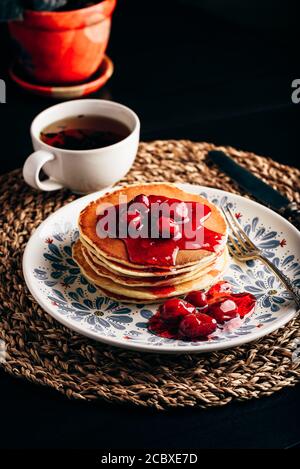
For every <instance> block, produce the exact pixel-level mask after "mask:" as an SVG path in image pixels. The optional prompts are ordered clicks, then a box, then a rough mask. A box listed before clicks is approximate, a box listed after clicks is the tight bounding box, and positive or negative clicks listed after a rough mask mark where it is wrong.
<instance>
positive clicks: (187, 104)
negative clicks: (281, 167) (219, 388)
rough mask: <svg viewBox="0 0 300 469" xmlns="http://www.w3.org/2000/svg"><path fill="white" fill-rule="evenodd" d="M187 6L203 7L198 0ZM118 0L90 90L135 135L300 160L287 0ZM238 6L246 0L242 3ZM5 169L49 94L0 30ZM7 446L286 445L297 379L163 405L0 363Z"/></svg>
mask: <svg viewBox="0 0 300 469" xmlns="http://www.w3.org/2000/svg"><path fill="white" fill-rule="evenodd" d="M193 3H194V4H197V3H198V4H201V6H200V7H196V6H194V5H193ZM225 3H226V2H222V1H221V0H219V1H218V0H211V1H210V2H209V1H205V0H202V1H201V0H199V1H197V0H194V2H193V1H192V0H191V2H189V1H184V0H182V1H179V0H178V1H177V2H176V1H168V0H165V1H157V2H149V1H135V0H129V1H125V0H123V1H122V0H120V1H119V5H118V8H117V10H116V12H115V15H114V20H113V29H112V35H111V41H110V45H109V49H108V54H109V55H110V56H111V58H112V59H113V61H114V63H115V74H114V76H113V78H112V79H111V81H110V82H109V83H108V85H107V86H106V87H105V88H104V89H103V90H101V91H100V92H98V93H97V94H96V96H97V97H104V98H109V99H114V100H116V101H120V102H123V103H124V104H127V105H129V106H130V107H132V108H134V109H135V110H136V112H137V113H138V114H139V116H140V118H141V121H142V135H141V137H142V139H144V140H150V139H156V138H190V139H194V140H199V141H200V140H205V141H210V142H214V143H217V144H228V145H232V146H235V147H238V148H241V149H244V150H249V151H254V152H256V153H258V154H262V155H267V156H270V157H272V158H274V159H275V160H277V161H280V162H283V163H287V164H291V165H295V166H299V143H298V133H299V132H298V126H299V109H300V104H299V105H295V104H293V103H292V101H291V92H292V88H291V83H292V80H293V79H295V78H300V70H299V68H300V62H299V54H296V53H295V49H294V48H293V45H295V44H297V43H296V40H297V24H296V14H295V10H293V2H279V1H278V2H277V1H271V0H265V1H258V0H257V1H256V0H253V1H251V2H250V1H249V2H246V1H244V2H238V0H230V1H229V0H228V2H227V3H226V8H225V9H224V8H223V7H222V4H225ZM239 4H242V5H239ZM0 44H1V65H0V78H4V79H5V80H6V82H7V104H3V105H0V132H1V133H0V138H1V160H0V161H1V173H4V172H6V171H9V170H11V169H14V168H17V167H20V166H21V165H22V164H23V162H24V160H25V158H26V156H27V155H28V154H29V152H30V151H31V144H30V138H29V132H28V130H29V126H30V122H31V120H32V118H33V117H34V116H35V115H36V114H37V113H38V112H39V111H40V110H42V109H44V108H46V107H47V106H49V105H51V104H53V101H50V100H46V99H43V98H37V97H33V96H30V95H27V94H25V93H24V92H23V91H22V90H19V89H18V88H17V87H16V86H15V85H14V84H12V83H11V82H10V81H9V79H8V78H7V67H8V65H9V63H10V61H11V50H10V46H9V41H8V38H7V31H6V27H5V26H3V25H2V27H0ZM0 379H1V381H0V398H1V404H2V405H1V429H0V447H2V448H8V447H10V448H16V447H17V448H28V447H34V448H39V447H44V448H46V447H47V448H53V447H60V448H71V447H72V448H118V447H122V448H132V447H138V448H151V447H157V448H165V447H170V448H183V447H186V448H187V447H191V448H228V447H229V448H231V447H234V448H239V447H242V448H246V447H250V448H264V447H268V448H271V447H272V448H287V447H297V445H300V428H299V418H300V406H299V388H297V387H296V388H293V389H285V390H284V391H281V392H279V393H277V394H276V395H274V396H272V397H268V398H264V399H260V400H258V401H251V402H248V403H235V404H230V405H228V406H226V407H224V408H216V409H210V410H207V411H203V410H201V409H181V410H173V411H167V412H157V411H153V410H151V411H150V410H145V409H135V408H129V407H125V406H117V405H108V404H103V403H83V402H77V401H68V400H67V399H66V398H64V397H62V396H60V395H59V394H57V393H55V392H54V391H51V390H49V389H45V388H40V387H37V386H34V385H31V384H29V383H27V382H25V381H23V380H17V379H16V378H12V377H9V376H8V375H6V374H5V373H3V371H1V372H0Z"/></svg>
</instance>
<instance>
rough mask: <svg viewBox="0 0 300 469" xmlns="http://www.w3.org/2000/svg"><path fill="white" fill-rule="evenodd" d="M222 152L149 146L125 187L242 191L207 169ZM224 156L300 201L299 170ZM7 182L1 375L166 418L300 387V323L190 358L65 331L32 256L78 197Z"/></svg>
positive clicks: (0, 248)
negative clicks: (36, 290) (36, 285)
mask: <svg viewBox="0 0 300 469" xmlns="http://www.w3.org/2000/svg"><path fill="white" fill-rule="evenodd" d="M214 148H216V147H215V146H214V145H211V144H208V143H194V142H190V141H186V140H180V141H173V140H170V141H154V142H150V143H141V145H140V148H139V153H138V156H137V159H136V162H135V164H134V166H133V168H132V170H131V171H130V173H129V174H128V175H127V177H126V179H124V181H122V182H124V183H125V182H126V183H128V182H129V183H132V182H150V181H170V182H189V183H197V184H203V185H207V186H213V187H216V188H219V189H225V190H226V189H227V190H229V191H233V192H239V189H238V187H237V186H236V185H235V184H234V183H233V182H232V181H231V180H230V178H229V177H227V176H225V175H224V174H222V173H221V172H220V170H219V169H217V168H216V167H213V166H212V165H211V164H210V163H208V162H206V161H205V157H206V153H207V151H208V150H211V149H214ZM222 149H224V150H225V151H227V152H228V153H229V154H230V155H231V156H232V157H234V158H235V159H236V161H237V162H238V163H240V164H242V165H243V166H245V167H247V168H249V169H250V170H251V171H252V172H253V173H254V174H256V175H257V176H259V177H262V178H263V179H264V180H265V181H266V182H268V183H270V184H271V185H273V187H274V188H276V189H278V190H280V191H281V192H282V193H283V194H285V195H287V196H288V197H289V198H290V199H291V200H296V201H297V202H300V195H299V193H297V192H296V190H297V187H299V178H300V171H299V170H297V169H295V168H290V167H288V166H284V165H281V164H279V163H276V162H274V161H272V160H271V159H268V158H263V157H260V156H257V155H255V154H253V153H248V152H242V151H237V150H235V149H233V148H229V147H226V148H223V147H222ZM0 181H1V182H0V184H1V185H0V187H1V189H0V191H1V193H0V201H1V212H2V213H1V218H0V227H1V230H0V260H1V261H0V276H1V282H0V313H1V315H0V339H2V340H3V341H4V342H5V344H6V347H7V357H6V361H5V362H4V363H2V365H1V366H2V367H3V368H4V369H5V370H6V371H7V372H8V373H10V374H12V375H14V376H19V377H24V378H26V379H28V380H29V381H31V382H34V383H38V384H43V385H47V386H50V387H52V388H54V389H56V390H57V391H60V392H61V393H64V394H65V395H67V396H68V397H69V398H77V399H84V400H92V399H104V400H106V401H109V402H118V403H131V404H135V405H137V406H151V407H155V408H158V409H165V408H168V407H184V406H199V407H209V406H221V405H225V404H227V403H229V402H231V401H232V400H234V399H237V400H248V399H251V398H259V397H261V396H268V395H271V394H272V393H274V392H276V391H279V390H281V389H282V388H284V387H287V386H293V385H295V384H296V383H297V382H298V381H299V377H300V363H299V360H298V363H297V361H296V362H295V361H294V362H293V361H292V353H293V350H294V342H295V339H296V338H297V337H300V332H299V331H300V328H299V326H300V319H295V320H293V321H292V322H290V323H289V324H288V325H287V326H286V327H285V328H284V329H281V330H279V331H278V332H275V333H272V334H270V335H269V336H267V337H264V338H262V339H260V340H258V341H256V342H254V343H250V344H247V345H245V346H242V347H238V348H235V349H232V350H227V351H223V352H218V353H211V354H207V355H181V356H179V355H177V356H167V355H154V354H145V353H138V352H130V351H126V350H122V349H118V348H113V347H109V346H107V345H102V344H100V343H98V342H94V341H92V340H90V339H88V338H85V337H82V336H80V335H77V334H76V333H75V332H72V331H71V330H69V329H67V328H65V327H64V326H62V325H61V324H59V323H58V322H56V321H55V320H54V319H52V317H51V316H49V315H48V314H46V313H45V312H44V311H43V310H42V309H41V308H40V307H39V306H38V305H37V303H36V302H35V301H34V300H33V298H32V297H31V296H30V294H29V292H28V290H27V287H26V286H25V283H24V279H23V275H22V268H21V262H22V254H23V251H24V248H25V245H26V242H27V240H28V238H29V236H30V234H31V233H32V231H33V230H34V229H35V228H36V227H37V226H38V225H39V224H40V223H41V222H42V221H43V220H45V218H46V217H47V216H48V215H50V213H52V212H54V211H55V210H57V209H58V208H59V207H61V206H62V205H64V204H67V203H68V202H70V201H72V200H74V199H75V197H76V196H75V195H73V194H71V193H70V192H68V191H59V192H55V193H40V192H35V191H33V190H32V189H30V188H29V187H28V186H26V184H25V183H24V182H23V180H22V176H21V171H20V170H16V171H13V172H11V173H9V174H6V175H4V176H2V177H1V178H0ZM0 361H1V360H0ZM2 361H3V360H2Z"/></svg>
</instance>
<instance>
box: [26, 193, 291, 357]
mask: <svg viewBox="0 0 300 469" xmlns="http://www.w3.org/2000/svg"><path fill="white" fill-rule="evenodd" d="M196 188H197V186H193V191H194V192H195V191H196ZM187 190H188V189H187ZM198 193H200V194H201V195H203V196H204V197H206V198H208V199H210V200H211V201H212V202H213V203H215V204H216V205H217V206H222V205H223V204H225V203H229V204H230V205H231V207H232V210H233V212H234V213H235V215H236V218H237V219H238V220H239V222H240V223H241V225H242V226H243V228H244V229H245V230H246V232H247V233H248V235H249V236H250V237H251V238H252V239H253V241H254V242H255V243H256V244H257V245H258V246H259V247H260V248H261V249H263V250H264V252H265V254H266V255H267V256H268V257H269V258H270V259H272V261H273V262H274V263H275V264H276V265H278V266H279V267H280V268H281V269H283V270H284V271H285V272H286V274H287V275H289V276H290V278H291V279H292V280H293V281H294V282H295V284H296V285H298V286H299V284H300V264H299V259H298V258H296V255H295V253H291V252H290V251H289V246H288V243H287V241H286V240H285V237H284V235H283V232H280V231H276V228H275V227H271V226H270V227H269V226H267V225H266V224H264V221H263V219H261V217H260V216H258V215H256V212H255V211H254V212H255V216H252V217H251V213H253V209H252V210H251V211H250V210H249V215H247V213H244V212H243V210H242V208H241V207H240V204H239V200H238V198H237V197H236V196H234V194H232V195H231V194H228V193H224V192H222V191H218V190H214V189H206V190H205V191H204V192H203V191H201V190H199V189H198ZM224 194H228V195H224ZM243 200H245V199H243ZM77 202H78V201H77ZM247 203H249V204H251V203H252V202H251V201H247ZM83 206H84V205H83ZM250 212H251V213H250ZM44 231H46V232H47V235H46V236H41V235H40V239H41V242H42V243H43V248H42V251H41V252H42V256H41V258H40V265H35V266H34V268H33V275H34V277H35V279H36V281H37V282H38V285H39V289H40V291H41V294H42V295H43V297H44V298H45V299H46V301H47V304H48V305H49V308H50V309H52V310H55V316H56V317H59V318H61V320H62V322H64V323H68V324H70V327H73V328H75V329H76V330H78V328H79V329H80V331H82V333H83V334H87V335H90V336H93V337H95V336H98V337H99V340H104V341H108V342H109V339H114V340H112V341H111V342H114V343H116V344H118V345H120V346H127V347H132V348H141V349H142V348H143V347H145V349H149V350H152V351H155V350H157V351H160V349H162V348H164V351H168V350H170V351H174V350H176V349H177V348H178V349H180V350H183V351H184V350H187V351H191V350H192V351H193V350H198V349H199V350H201V351H203V350H204V351H205V350H211V349H213V347H216V348H222V344H224V347H225V344H226V346H230V343H231V342H232V341H233V340H234V339H238V338H240V339H242V340H243V342H247V341H249V340H252V339H254V338H256V336H257V335H259V336H262V335H264V334H263V333H260V334H258V329H263V330H264V329H265V330H266V333H267V332H268V331H269V328H268V325H270V324H271V323H276V321H278V320H279V319H280V318H281V319H282V317H283V315H284V314H286V315H287V314H289V317H290V318H291V317H292V316H293V314H294V312H295V307H294V305H293V302H292V299H291V296H290V294H289V293H288V292H287V291H286V290H285V289H284V288H283V287H282V285H281V284H280V282H279V281H278V280H277V278H275V276H274V275H273V274H272V273H271V272H270V271H269V270H268V269H267V268H266V267H264V266H263V265H262V264H260V263H259V262H249V263H247V264H241V263H239V262H236V261H235V260H233V259H231V261H230V264H229V267H228V271H227V273H226V276H225V278H226V279H227V280H228V281H230V282H231V283H232V285H233V286H234V289H235V290H236V291H248V292H251V293H253V294H254V295H255V296H256V298H257V301H258V304H257V308H256V311H255V313H254V314H253V315H252V316H250V317H248V318H245V319H244V320H243V321H241V322H240V323H239V324H238V326H237V327H236V328H234V329H230V328H227V327H225V328H224V329H223V330H221V329H220V330H218V331H217V333H215V334H214V335H213V337H211V339H210V340H208V341H206V342H203V341H201V342H200V341H199V342H187V341H181V340H176V341H174V340H170V339H164V338H161V337H157V336H155V335H153V334H151V333H149V332H148V330H147V322H148V320H149V318H150V317H151V316H152V315H153V314H154V313H155V311H156V310H157V305H155V304H153V305H140V304H130V305H128V304H122V303H121V302H118V301H114V300H111V299H109V298H107V297H104V296H103V295H101V293H100V292H99V291H98V289H97V288H96V287H95V286H94V285H92V284H91V283H89V282H88V281H87V279H86V278H85V277H84V276H82V275H81V273H80V270H79V268H78V266H77V264H76V263H75V262H74V260H73V259H72V250H71V247H72V244H73V243H74V242H75V241H76V239H77V238H78V231H77V229H76V220H75V221H74V220H73V219H72V220H69V221H67V222H60V223H58V222H55V223H54V224H51V228H50V224H49V226H48V228H47V230H44ZM283 322H286V321H283ZM75 325H77V327H75ZM280 325H282V324H279V325H278V327H279V326H280ZM274 329H276V326H275V327H273V328H272V330H274ZM105 338H106V339H108V340H105ZM247 338H248V339H247ZM232 343H233V342H232ZM130 344H131V345H130Z"/></svg>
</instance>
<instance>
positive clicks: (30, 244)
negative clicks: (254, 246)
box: [22, 182, 300, 354]
mask: <svg viewBox="0 0 300 469" xmlns="http://www.w3.org/2000/svg"><path fill="white" fill-rule="evenodd" d="M155 183H156V182H153V183H151V184H155ZM158 183H159V182H158ZM173 184H174V183H173ZM175 185H176V186H178V187H180V188H184V190H186V191H188V188H190V187H192V188H197V189H199V190H201V191H202V190H203V191H207V190H208V191H214V192H218V193H219V194H223V195H226V196H228V195H229V196H233V197H235V198H238V199H239V200H242V201H245V200H246V202H249V203H250V204H254V205H257V206H259V207H260V208H262V209H263V210H266V211H267V213H269V214H270V215H272V216H274V215H275V218H276V219H278V220H279V221H281V222H283V223H284V224H286V225H287V227H288V228H289V229H291V230H292V232H294V234H295V235H296V236H298V237H299V239H300V232H299V231H298V230H297V228H296V227H294V226H293V225H292V224H291V223H290V222H289V221H288V220H286V219H285V218H283V217H282V216H281V215H279V214H278V213H276V212H274V211H273V210H272V209H270V208H268V207H266V206H264V205H262V204H260V203H258V202H256V201H254V200H252V199H248V198H247V197H244V196H242V195H240V194H235V193H234V192H229V191H224V190H222V189H217V188H214V187H209V186H203V185H200V184H191V183H175ZM120 187H122V186H114V187H110V188H105V189H102V190H100V191H97V192H93V193H91V194H87V195H84V196H83V197H79V198H78V199H75V200H73V201H71V202H69V203H68V204H66V205H64V206H62V207H60V208H59V209H57V210H56V211H55V212H53V213H51V214H50V215H49V216H48V217H47V218H46V219H45V220H43V221H42V223H40V225H39V226H38V227H37V228H36V229H35V230H34V231H33V233H32V234H31V236H30V238H29V240H28V241H27V244H26V247H25V249H24V253H23V259H22V271H23V276H24V279H25V283H26V285H27V288H28V290H29V292H30V293H31V295H32V296H33V298H34V300H35V301H36V302H37V303H38V304H39V305H40V306H41V307H42V309H43V310H44V311H45V312H46V313H48V314H50V316H51V317H53V318H54V319H55V320H56V321H58V322H59V323H60V324H62V325H64V326H65V327H67V328H68V329H71V330H73V331H74V332H76V333H78V334H80V335H83V336H85V337H88V338H90V339H93V340H95V341H97V342H101V343H104V344H107V345H111V346H114V347H118V348H122V349H127V350H132V351H136V352H146V353H159V354H160V353H162V354H182V353H189V354H190V353H211V352H217V351H220V350H225V349H231V348H235V347H238V346H241V345H245V344H248V343H250V342H254V341H256V340H258V339H260V338H262V337H264V336H266V335H268V334H270V333H272V332H275V331H277V330H278V329H281V328H282V327H284V326H285V325H286V324H287V323H288V322H289V321H291V320H292V319H293V318H294V317H295V316H296V315H297V313H298V311H297V309H296V310H295V311H293V312H287V313H286V316H283V317H282V318H281V319H280V320H279V323H278V321H277V322H276V323H275V324H276V327H274V323H271V324H270V325H269V326H266V328H265V329H263V330H259V329H258V330H257V331H256V333H255V337H253V336H251V334H250V337H245V336H241V337H238V338H234V339H231V340H230V343H229V342H228V341H225V342H221V343H219V344H214V343H213V342H212V343H211V344H209V345H206V347H205V349H203V348H202V349H201V345H199V346H183V345H178V346H176V348H174V349H172V348H170V347H167V346H164V345H163V346H159V347H157V346H155V345H154V344H140V343H134V342H125V341H124V342H120V339H119V338H114V337H107V336H104V335H102V334H101V333H99V332H98V333H97V332H93V331H89V330H86V329H84V330H83V329H82V328H81V327H80V326H77V325H76V323H74V324H73V323H72V324H70V322H69V321H68V320H67V319H65V318H64V317H63V316H62V315H60V314H58V313H57V312H56V311H55V310H54V309H51V307H50V306H49V305H48V304H47V303H46V302H45V301H44V296H43V295H40V294H39V292H40V290H39V289H38V288H36V287H35V283H34V281H32V280H34V277H33V273H32V272H31V270H30V269H28V268H27V265H29V264H30V262H29V260H28V258H29V256H30V252H31V249H32V248H33V249H34V247H35V239H36V237H39V234H40V232H41V231H42V230H43V229H44V228H45V227H46V226H47V225H48V223H49V222H51V220H52V218H54V217H56V216H57V215H58V214H59V213H60V212H62V211H64V210H66V208H67V207H68V208H69V207H70V206H72V205H77V204H78V205H79V204H81V203H83V202H84V201H85V200H86V201H89V202H91V201H92V200H96V198H98V197H100V196H101V195H103V194H105V193H107V192H113V191H115V190H118V189H120ZM133 304H134V302H133ZM206 344H207V343H206Z"/></svg>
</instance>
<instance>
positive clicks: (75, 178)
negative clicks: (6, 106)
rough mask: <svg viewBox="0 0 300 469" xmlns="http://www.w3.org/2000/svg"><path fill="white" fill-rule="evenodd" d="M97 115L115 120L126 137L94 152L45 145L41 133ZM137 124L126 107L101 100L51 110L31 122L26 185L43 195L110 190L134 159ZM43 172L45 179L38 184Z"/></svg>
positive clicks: (134, 115) (25, 167)
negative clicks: (60, 123)
mask: <svg viewBox="0 0 300 469" xmlns="http://www.w3.org/2000/svg"><path fill="white" fill-rule="evenodd" d="M82 114H84V115H96V116H105V117H110V118H112V119H116V120H118V121H120V122H122V123H123V124H125V125H126V126H127V127H128V128H129V129H130V134H129V135H128V137H126V138H124V139H123V140H121V141H120V142H118V143H115V144H113V145H110V146H107V147H103V148H98V149H95V150H65V149H60V148H55V147H52V146H50V145H47V144H46V143H44V142H43V141H42V140H41V138H40V134H41V132H42V131H43V130H44V129H45V128H46V127H47V126H49V125H50V124H52V123H54V122H56V121H59V120H61V119H65V118H67V117H72V116H77V115H82ZM139 135H140V121H139V118H138V117H137V115H136V114H135V113H134V112H133V111H132V110H131V109H129V108H128V107H126V106H123V105H122V104H118V103H115V102H112V101H105V100H101V99H78V100H74V101H68V102H64V103H61V104H57V105H55V106H52V107H50V108H48V109H46V110H45V111H43V112H41V113H40V114H39V115H38V116H37V117H36V118H35V119H34V121H33V122H32V125H31V138H32V144H33V148H34V149H35V152H34V153H32V154H31V155H30V156H29V157H28V158H27V160H26V161H25V164H24V167H23V176H24V179H25V181H26V182H27V184H29V185H30V186H32V187H34V188H35V189H40V190H42V191H53V190H57V189H61V188H63V187H67V188H68V189H71V190H72V191H74V192H79V193H88V192H94V191H97V190H100V189H104V188H106V187H109V186H111V185H112V184H114V183H116V182H117V181H119V180H120V179H122V177H123V176H125V174H126V173H127V172H128V171H129V169H130V168H131V166H132V164H133V161H134V159H135V156H136V153H137V149H138V144H139ZM41 169H43V171H44V173H45V174H46V175H47V176H48V179H46V180H43V181H41V180H40V177H39V175H40V171H41Z"/></svg>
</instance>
